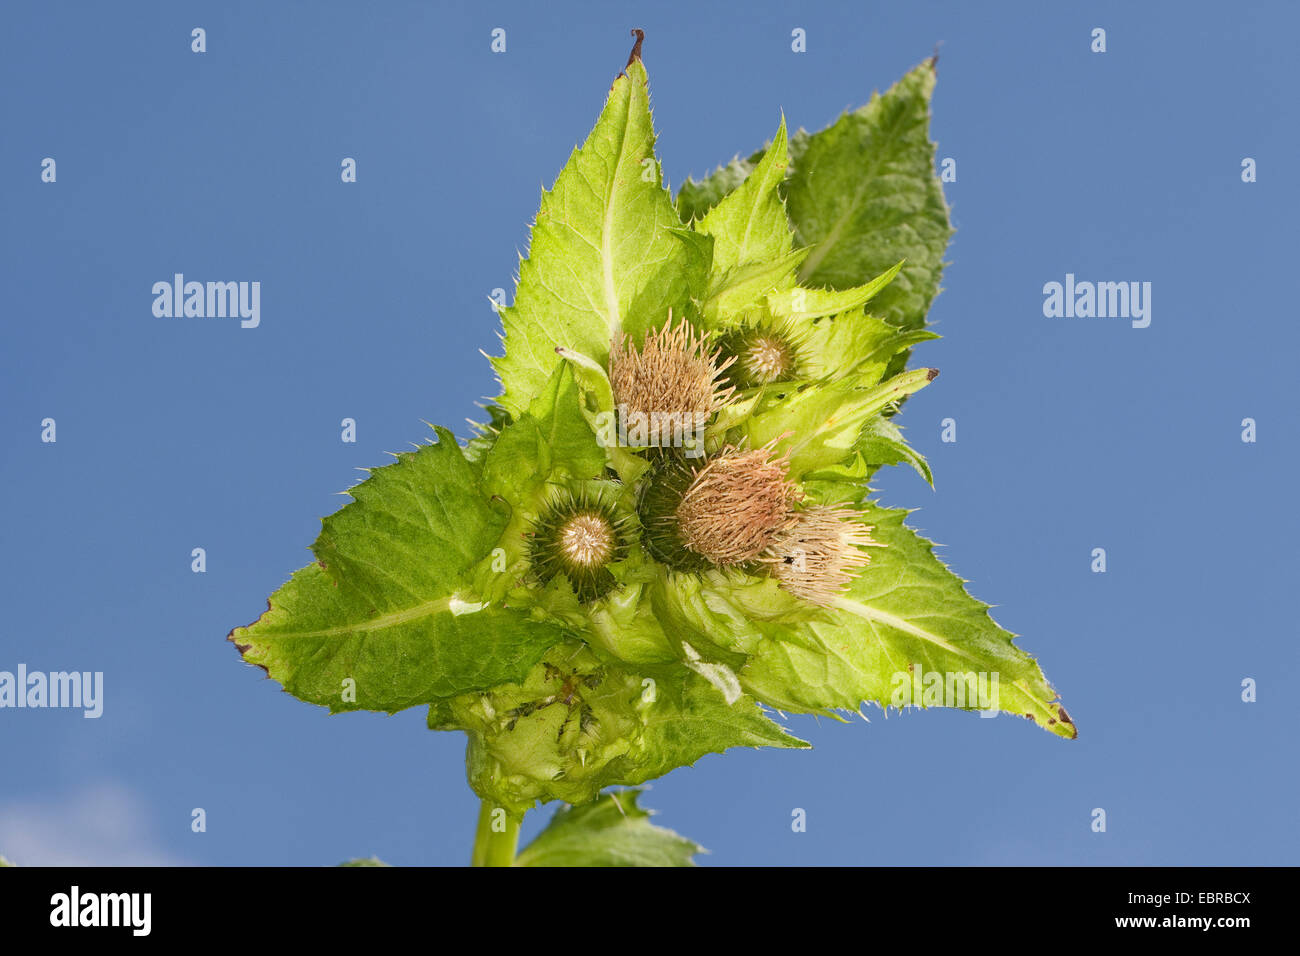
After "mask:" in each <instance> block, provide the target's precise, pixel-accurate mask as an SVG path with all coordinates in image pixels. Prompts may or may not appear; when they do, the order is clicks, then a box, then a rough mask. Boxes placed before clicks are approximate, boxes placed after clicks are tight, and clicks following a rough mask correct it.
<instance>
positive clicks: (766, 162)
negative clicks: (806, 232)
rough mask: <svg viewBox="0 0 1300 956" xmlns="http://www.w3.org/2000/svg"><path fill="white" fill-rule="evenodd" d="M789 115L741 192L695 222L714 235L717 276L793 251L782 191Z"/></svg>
mask: <svg viewBox="0 0 1300 956" xmlns="http://www.w3.org/2000/svg"><path fill="white" fill-rule="evenodd" d="M785 167H786V134H785V117H784V116H783V117H781V125H780V127H779V128H778V129H777V131H776V136H775V137H773V139H772V142H771V144H770V145H769V146H768V147H767V150H766V151H765V152H764V154H763V158H762V159H761V160H759V162H758V164H757V165H756V166H755V167H754V170H753V172H752V173H751V174H750V176H749V177H748V178H747V179H746V180H745V182H744V183H742V184H741V186H740V188H738V189H737V190H735V192H733V193H731V194H730V195H728V196H727V197H726V198H724V199H723V200H722V201H721V202H719V203H718V204H717V205H716V206H715V207H714V208H713V209H711V210H709V212H708V214H707V215H706V216H705V217H704V218H703V219H701V220H700V221H699V222H698V223H696V224H695V230H696V232H698V233H702V234H704V235H709V236H712V237H713V256H712V260H713V264H712V272H713V273H714V274H720V273H724V272H726V271H727V270H728V269H733V268H735V267H736V266H741V265H745V264H746V263H750V262H766V261H770V260H773V259H779V258H781V257H783V256H785V255H787V254H788V253H789V252H790V249H791V246H792V237H791V233H790V222H789V220H788V219H787V218H786V214H785V204H784V203H783V202H782V201H781V196H780V193H779V190H778V187H779V186H780V184H781V183H782V182H783V181H784V180H785Z"/></svg>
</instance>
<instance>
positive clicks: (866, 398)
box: [742, 368, 935, 479]
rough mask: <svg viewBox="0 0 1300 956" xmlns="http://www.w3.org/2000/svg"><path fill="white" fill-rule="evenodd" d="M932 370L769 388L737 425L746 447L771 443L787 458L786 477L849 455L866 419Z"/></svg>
mask: <svg viewBox="0 0 1300 956" xmlns="http://www.w3.org/2000/svg"><path fill="white" fill-rule="evenodd" d="M934 376H935V370H934V369H927V368H921V369H913V370H912V371H910V372H903V373H902V374H899V375H895V376H894V377H893V378H891V379H889V380H887V381H885V382H882V383H880V384H879V385H876V386H874V387H872V388H859V387H858V386H857V385H856V383H855V382H854V380H853V379H847V378H840V379H836V380H833V381H829V382H812V383H804V384H799V383H791V384H790V385H789V386H769V389H768V393H767V395H765V396H764V402H763V403H762V404H760V408H759V410H758V411H756V412H755V413H754V414H753V415H752V416H751V417H750V418H749V419H748V420H747V421H746V422H745V423H744V425H743V426H742V427H743V428H744V432H745V435H746V437H747V438H748V439H749V444H750V447H753V448H758V447H761V446H763V445H766V444H767V443H768V442H772V441H774V442H776V449H777V451H778V452H782V453H786V454H787V456H788V458H789V461H790V476H791V477H792V478H796V479H797V478H800V477H802V476H803V475H805V474H807V473H811V472H815V471H817V470H819V469H822V468H826V467H828V466H831V465H834V464H836V463H837V462H841V461H843V460H844V459H845V458H848V457H849V456H850V455H851V454H852V453H853V451H854V449H855V448H856V446H857V444H858V441H859V437H860V436H861V434H862V430H863V428H864V426H865V425H866V423H867V421H868V420H869V419H870V418H871V417H872V416H874V415H876V414H877V413H878V412H880V411H882V410H883V409H885V408H886V407H888V406H890V405H892V404H894V403H897V402H898V401H900V400H902V399H903V398H904V397H905V396H907V395H910V394H912V393H913V392H917V391H919V390H920V389H922V388H924V387H925V386H926V385H928V384H929V383H930V382H931V381H933V380H934Z"/></svg>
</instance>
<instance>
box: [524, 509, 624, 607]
mask: <svg viewBox="0 0 1300 956" xmlns="http://www.w3.org/2000/svg"><path fill="white" fill-rule="evenodd" d="M625 522H626V519H625V518H623V517H621V516H619V515H618V514H617V512H616V511H615V509H614V507H613V505H612V504H611V503H610V502H609V501H608V499H607V496H606V495H603V494H602V493H601V492H600V491H593V490H591V489H590V488H587V487H585V486H584V487H582V488H580V489H578V490H577V491H576V492H575V491H573V490H571V489H567V488H566V489H559V490H557V491H555V492H553V493H552V495H551V499H550V501H549V502H548V503H547V505H546V507H545V508H544V509H543V512H542V514H541V515H540V516H539V517H538V519H537V521H536V522H535V524H534V526H533V529H532V532H531V535H530V537H531V544H530V548H529V557H530V559H531V562H532V568H533V573H534V574H536V576H537V577H538V579H539V580H540V581H541V582H542V583H543V584H545V583H546V582H548V581H550V580H551V579H552V578H554V577H555V576H556V575H557V574H563V575H564V576H565V577H567V578H568V580H569V583H570V584H572V585H573V590H574V593H575V594H577V596H578V599H579V600H581V601H584V602H588V601H594V600H596V599H597V598H600V597H603V596H604V595H605V594H607V593H609V591H611V590H612V589H613V588H614V586H615V585H616V584H617V581H616V580H615V578H614V575H613V574H612V573H611V572H610V570H609V565H610V564H612V563H614V562H615V561H619V560H622V558H623V557H625V556H626V554H627V534H626V529H625V527H624V525H625Z"/></svg>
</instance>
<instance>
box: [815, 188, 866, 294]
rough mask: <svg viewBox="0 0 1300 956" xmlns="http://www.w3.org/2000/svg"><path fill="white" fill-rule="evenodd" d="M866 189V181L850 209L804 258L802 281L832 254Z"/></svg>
mask: <svg viewBox="0 0 1300 956" xmlns="http://www.w3.org/2000/svg"><path fill="white" fill-rule="evenodd" d="M865 189H866V182H865V181H864V182H863V184H862V185H861V186H859V187H858V189H857V191H856V192H855V193H854V194H853V201H852V202H851V203H849V207H848V209H846V210H844V215H842V216H840V218H839V219H836V220H835V225H834V226H832V227H831V231H830V232H828V233H827V234H826V238H825V239H823V240H822V241H821V242H819V243H818V244H817V247H816V248H815V249H814V250H813V251H812V254H811V255H809V256H808V258H807V259H806V260H804V264H803V268H801V269H800V270H799V281H800V282H803V281H805V280H806V279H807V278H808V277H809V276H810V275H812V274H813V273H814V272H816V271H817V267H818V266H819V265H821V263H822V260H823V259H825V258H826V257H827V256H828V255H830V254H831V250H832V249H834V248H835V244H836V243H837V242H839V241H840V232H841V231H842V230H843V229H844V224H845V223H846V222H848V221H849V220H850V219H852V218H853V216H854V214H856V213H857V211H858V203H859V202H860V201H861V200H862V193H863V192H864V191H865Z"/></svg>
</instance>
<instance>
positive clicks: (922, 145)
mask: <svg viewBox="0 0 1300 956" xmlns="http://www.w3.org/2000/svg"><path fill="white" fill-rule="evenodd" d="M934 79H935V77H934V68H933V64H932V63H931V61H926V62H925V63H922V64H920V65H919V66H917V67H916V68H914V69H913V70H911V71H910V72H908V73H907V74H906V75H905V76H904V77H903V78H902V79H901V80H899V81H898V83H896V84H895V85H894V86H893V87H892V88H890V89H889V90H888V91H887V92H886V93H884V94H883V95H881V94H874V95H873V96H872V97H871V101H870V102H869V103H867V104H866V105H865V106H863V107H861V108H859V109H857V110H854V111H852V112H849V113H845V114H844V115H843V116H841V117H840V118H839V120H837V121H836V122H835V123H834V124H832V125H831V126H829V127H827V128H826V129H823V130H821V131H820V132H817V133H812V134H809V133H807V132H804V131H803V130H800V131H799V132H798V133H796V134H795V135H793V136H791V137H790V141H789V146H788V154H789V168H788V172H787V177H786V181H785V183H784V184H783V194H784V197H785V200H786V210H787V213H788V214H789V217H790V222H791V225H793V226H794V229H795V236H796V240H797V241H798V243H799V244H800V245H805V246H814V247H815V248H814V249H813V250H812V253H811V255H810V256H809V257H808V259H807V260H806V261H805V262H804V264H803V268H802V269H801V271H800V276H799V278H800V283H801V284H802V285H808V286H826V287H830V288H832V289H847V288H850V287H853V286H857V285H860V284H861V283H863V282H865V281H866V280H867V279H868V278H869V277H871V276H874V275H877V274H879V273H881V272H883V271H884V270H885V269H887V268H889V267H890V266H891V265H892V264H894V263H896V262H898V260H899V259H905V260H906V262H905V264H904V266H903V270H902V272H901V274H900V275H899V276H898V278H897V280H895V281H894V282H893V283H891V284H890V287H889V288H888V289H887V290H885V291H884V292H882V293H881V294H880V296H879V297H878V298H877V299H876V300H875V302H874V303H873V306H872V311H873V312H874V313H876V314H878V315H880V316H881V317H882V318H884V319H885V320H887V321H888V322H890V323H892V324H894V325H897V326H899V327H902V328H909V329H911V328H921V327H922V326H923V325H924V324H925V315H926V312H927V311H928V310H929V307H930V302H931V301H932V300H933V299H934V296H935V294H936V293H937V292H938V290H939V279H940V274H941V272H942V269H943V254H944V250H945V249H946V248H947V245H948V239H949V238H950V237H951V235H952V226H951V224H950V222H949V218H948V207H947V203H946V202H945V201H944V198H943V190H942V187H941V185H940V183H939V180H938V177H937V176H936V175H935V171H934V143H933V142H931V141H930V134H929V120H930V97H931V95H932V94H933V91H934ZM761 155H762V154H761V151H760V152H756V153H754V154H753V155H751V156H750V157H749V158H748V159H744V160H741V159H735V160H732V162H731V163H729V164H728V165H727V166H725V167H722V168H720V169H718V170H717V171H716V172H715V173H713V174H712V175H711V176H709V177H707V178H706V179H705V180H704V181H703V182H693V181H690V180H688V181H687V182H686V183H685V184H684V185H683V186H682V189H681V191H680V193H679V195H678V197H677V206H678V211H679V213H680V214H681V216H682V218H683V220H686V221H689V220H690V219H691V218H701V217H703V216H705V215H707V213H708V210H709V209H710V208H712V207H713V206H715V205H717V204H718V203H720V202H721V201H722V200H723V198H724V197H726V196H727V195H729V194H730V193H731V192H732V191H733V190H735V189H736V188H737V187H738V186H739V185H740V183H742V182H744V180H745V177H747V176H748V175H749V174H750V173H751V172H752V171H753V169H754V167H755V165H756V164H757V163H758V160H759V158H760V157H761ZM897 367H900V368H901V364H900V365H898V366H897Z"/></svg>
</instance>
